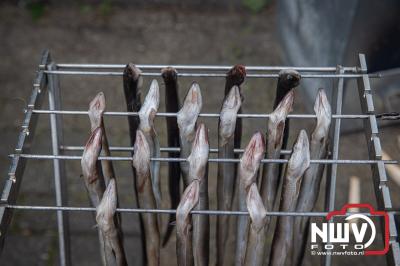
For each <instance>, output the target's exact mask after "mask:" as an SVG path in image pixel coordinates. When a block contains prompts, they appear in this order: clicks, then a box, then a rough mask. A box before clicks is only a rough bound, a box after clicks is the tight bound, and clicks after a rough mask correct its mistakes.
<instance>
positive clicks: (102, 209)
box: [96, 179, 128, 266]
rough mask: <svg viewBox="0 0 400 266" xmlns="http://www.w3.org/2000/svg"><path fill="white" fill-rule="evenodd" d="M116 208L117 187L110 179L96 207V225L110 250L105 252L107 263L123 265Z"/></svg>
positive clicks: (122, 248) (113, 180)
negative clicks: (116, 222)
mask: <svg viewBox="0 0 400 266" xmlns="http://www.w3.org/2000/svg"><path fill="white" fill-rule="evenodd" d="M116 209H117V189H116V184H115V179H111V180H110V182H109V184H108V186H107V189H106V191H105V192H104V194H103V198H102V200H101V202H100V204H99V205H98V206H97V208H96V221H97V225H98V227H99V229H100V231H101V233H102V235H103V239H104V241H105V247H106V249H108V250H109V251H111V252H106V254H107V257H106V261H107V265H117V266H125V265H128V264H127V262H126V257H125V251H124V247H123V241H122V239H121V238H120V237H119V233H118V231H119V230H118V228H117V226H116V224H115V223H114V221H115V212H116Z"/></svg>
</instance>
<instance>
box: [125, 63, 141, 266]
mask: <svg viewBox="0 0 400 266" xmlns="http://www.w3.org/2000/svg"><path fill="white" fill-rule="evenodd" d="M141 73H142V71H141V70H140V69H139V68H138V67H136V66H135V65H134V64H133V63H128V64H127V65H126V66H125V68H124V71H123V76H122V80H123V90H124V96H125V102H126V110H127V111H128V112H139V110H140V108H141V106H142V104H141V87H142V85H143V78H142V76H141ZM139 123H140V120H139V117H138V116H131V115H130V116H128V128H129V139H130V143H131V147H133V145H134V144H135V140H136V131H137V130H138V128H139ZM132 155H133V152H132ZM132 173H133V178H134V179H136V177H135V170H134V169H133V167H132ZM133 192H134V197H135V202H136V203H135V204H136V205H137V202H138V195H137V194H138V193H137V189H136V184H135V182H134V183H133ZM134 207H136V206H134ZM139 225H140V228H139V232H138V234H139V238H140V240H141V245H140V249H141V254H142V258H143V259H142V260H143V261H142V262H143V265H146V263H147V258H146V250H145V246H146V243H145V242H146V239H145V237H144V233H143V232H144V225H143V221H142V217H141V216H140V215H139Z"/></svg>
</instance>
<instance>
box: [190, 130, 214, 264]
mask: <svg viewBox="0 0 400 266" xmlns="http://www.w3.org/2000/svg"><path fill="white" fill-rule="evenodd" d="M209 148H210V147H209V143H208V129H207V128H206V126H205V125H204V124H203V123H201V124H200V125H199V126H198V128H197V131H196V136H195V139H194V141H193V146H192V152H191V153H190V156H189V157H188V162H189V178H190V180H192V182H193V181H194V180H198V182H199V199H198V202H197V205H196V206H195V209H196V210H208V209H209V201H208V155H209ZM209 245H210V217H209V216H208V215H195V216H194V217H193V256H194V265H195V266H207V265H208V264H209V260H210V247H209Z"/></svg>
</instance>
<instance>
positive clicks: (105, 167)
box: [88, 92, 123, 238]
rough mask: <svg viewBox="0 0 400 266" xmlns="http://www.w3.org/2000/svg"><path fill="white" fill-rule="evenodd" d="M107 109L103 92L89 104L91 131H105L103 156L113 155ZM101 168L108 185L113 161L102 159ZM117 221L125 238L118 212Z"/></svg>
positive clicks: (111, 177)
mask: <svg viewBox="0 0 400 266" xmlns="http://www.w3.org/2000/svg"><path fill="white" fill-rule="evenodd" d="M105 109H106V98H105V96H104V93H103V92H99V93H98V94H97V95H96V97H94V98H93V100H92V101H91V102H90V104H89V112H88V113H89V120H90V126H91V131H92V132H93V130H95V129H96V128H97V127H101V129H102V132H103V137H102V148H101V155H102V156H106V157H108V156H111V152H110V148H109V145H108V140H107V134H106V130H105V126H104V119H103V114H104V111H105ZM101 168H102V172H103V176H104V182H105V186H107V185H108V183H109V182H110V180H111V179H115V171H114V167H113V165H112V161H110V160H102V161H101ZM118 206H119V202H117V208H118ZM115 219H116V220H115V222H116V224H117V228H118V229H119V232H118V233H119V235H120V237H121V238H123V235H122V230H121V227H120V226H119V225H120V224H121V215H120V213H117V215H116V218H115Z"/></svg>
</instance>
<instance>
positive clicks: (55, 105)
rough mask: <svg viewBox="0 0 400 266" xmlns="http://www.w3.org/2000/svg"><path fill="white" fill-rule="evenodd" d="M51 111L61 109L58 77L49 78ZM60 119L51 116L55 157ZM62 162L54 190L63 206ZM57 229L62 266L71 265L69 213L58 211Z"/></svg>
mask: <svg viewBox="0 0 400 266" xmlns="http://www.w3.org/2000/svg"><path fill="white" fill-rule="evenodd" d="M48 68H49V69H55V68H56V67H55V65H54V64H50V65H49V66H48ZM48 80H49V89H48V92H49V109H50V110H55V109H59V108H60V104H61V103H60V101H61V98H60V92H59V81H58V77H57V76H49V77H48ZM59 119H60V117H57V116H56V115H55V114H50V128H51V143H52V150H53V154H54V155H55V156H57V155H59V154H60V151H59V147H60V142H61V141H62V131H61V130H62V128H61V127H62V126H61V121H60V120H59ZM62 163H63V162H62V161H60V159H58V158H56V157H55V158H54V159H53V167H54V188H55V192H56V205H57V206H63V205H65V204H66V202H67V199H66V197H67V187H66V182H65V175H64V173H63V170H64V168H63V165H62ZM57 228H58V245H59V253H60V254H59V255H60V256H59V258H60V265H62V266H68V265H70V264H71V258H70V241H69V219H68V213H63V212H62V211H57Z"/></svg>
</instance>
